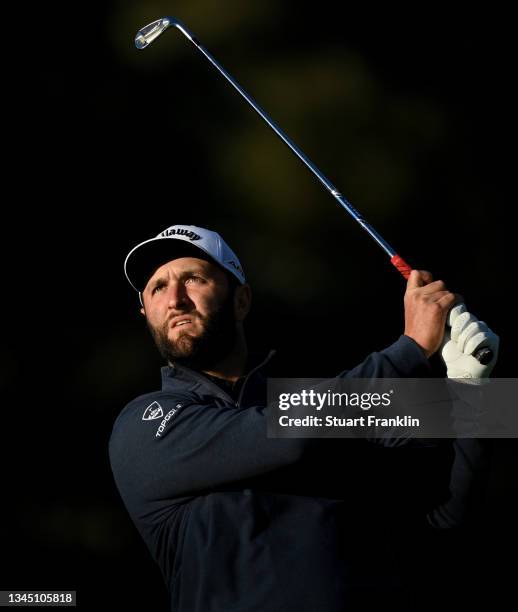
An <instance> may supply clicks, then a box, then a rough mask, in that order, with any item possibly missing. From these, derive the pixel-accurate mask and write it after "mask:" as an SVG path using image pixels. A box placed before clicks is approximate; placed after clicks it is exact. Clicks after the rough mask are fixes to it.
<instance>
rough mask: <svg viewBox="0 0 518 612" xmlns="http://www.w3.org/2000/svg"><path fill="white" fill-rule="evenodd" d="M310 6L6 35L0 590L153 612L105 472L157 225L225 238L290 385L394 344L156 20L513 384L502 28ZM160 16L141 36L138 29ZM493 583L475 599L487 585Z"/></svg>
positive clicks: (496, 594)
mask: <svg viewBox="0 0 518 612" xmlns="http://www.w3.org/2000/svg"><path fill="white" fill-rule="evenodd" d="M363 7H364V10H363V11H362V13H361V14H360V12H359V11H357V10H353V9H352V8H351V7H350V6H348V5H347V6H344V5H338V4H337V5H334V4H332V3H329V2H319V3H318V5H310V4H305V3H299V2H293V1H285V2H275V3H274V2H271V3H268V2H265V3H255V2H237V1H230V0H228V1H223V2H209V1H205V2H203V1H199V2H169V3H166V2H157V3H155V4H154V6H153V7H151V6H148V5H147V4H146V3H144V2H115V1H111V2H103V3H95V2H94V3H89V4H88V5H87V6H81V7H78V6H72V7H71V6H68V5H67V6H63V7H62V6H60V5H56V4H53V5H52V6H50V7H49V6H46V7H39V9H36V10H35V11H32V12H31V13H30V14H27V15H26V14H21V13H20V14H18V15H15V16H14V18H13V20H12V21H11V22H10V23H11V24H12V27H10V28H6V37H7V38H8V43H9V44H7V45H6V47H7V49H8V51H7V52H6V55H7V57H8V59H9V60H10V62H9V63H10V67H11V68H13V70H12V72H11V71H9V74H8V77H7V76H6V87H5V93H4V95H5V101H6V103H7V107H8V109H9V110H8V111H6V112H5V113H4V146H5V149H4V162H3V165H4V179H5V180H4V207H3V216H4V223H3V234H4V240H3V244H2V247H3V249H2V250H3V251H4V254H3V262H4V299H3V306H4V330H3V334H4V342H3V343H2V352H1V364H2V368H1V374H2V382H3V386H4V387H5V391H4V394H3V395H4V398H5V399H4V407H3V411H2V415H3V417H2V423H3V427H2V431H3V436H2V438H3V442H2V448H1V453H2V473H3V477H2V482H3V496H2V498H3V508H2V513H3V514H4V517H3V518H2V521H1V523H0V537H1V541H2V545H1V549H2V555H1V565H2V568H1V573H0V579H1V580H0V588H2V589H7V588H17V589H46V590H48V589H75V590H77V591H78V600H79V602H80V604H81V607H83V608H84V609H96V608H97V607H98V602H99V601H100V599H101V597H102V598H103V600H105V601H107V602H109V603H110V604H111V605H115V602H120V607H121V608H122V607H123V606H127V605H129V604H130V603H131V604H135V605H146V608H147V609H157V610H158V609H165V607H164V605H165V602H166V596H165V591H164V587H163V586H162V581H161V577H160V575H159V573H158V570H157V569H156V568H155V566H154V565H153V562H152V561H151V559H150V557H149V556H148V553H147V551H146V550H145V547H144V545H143V543H141V541H140V539H139V537H138V535H137V533H136V531H135V530H134V528H133V526H132V524H131V523H130V521H129V518H128V517H127V515H126V513H125V511H124V508H123V506H122V503H121V501H120V499H119V498H118V494H117V492H116V490H115V487H114V484H113V481H112V477H111V473H110V469H109V463H108V456H107V442H108V438H109V434H110V430H111V426H112V423H113V420H114V418H115V417H116V415H117V413H118V412H119V411H120V410H121V408H122V407H123V406H124V404H125V403H126V402H127V401H129V400H130V399H132V398H133V397H135V396H136V395H138V394H141V393H143V392H146V391H148V390H151V389H153V388H156V387H157V385H158V384H159V378H158V367H159V366H160V360H159V358H158V356H157V355H156V354H155V349H154V347H153V346H152V343H151V341H150V340H149V338H148V335H147V331H146V329H145V325H144V323H143V321H142V320H141V317H140V315H139V314H138V308H137V300H136V296H135V295H134V293H133V292H132V290H131V288H130V287H129V285H128V284H127V283H126V281H125V278H124V275H123V272H122V263H123V260H124V257H125V256H126V254H127V252H128V251H129V250H130V249H131V248H132V247H133V246H134V244H136V243H137V242H140V241H142V240H145V239H147V238H150V237H152V236H153V235H155V234H157V233H158V232H160V231H161V230H162V229H164V228H165V227H167V226H169V225H173V224H175V223H193V224H198V225H201V226H206V227H209V228H211V229H214V230H216V231H219V232H220V233H221V234H222V235H223V236H224V237H225V239H226V240H227V241H228V242H229V244H230V245H231V246H232V248H233V249H234V250H235V251H236V252H237V253H238V255H239V256H240V258H241V261H242V263H243V265H244V268H245V272H246V273H247V276H248V278H249V281H250V282H251V284H252V288H253V290H254V307H253V312H252V314H251V317H250V321H249V323H248V327H247V333H248V336H249V338H250V343H251V344H252V345H253V346H255V347H256V348H267V347H275V348H277V349H278V351H279V362H280V368H279V369H280V370H281V371H282V372H283V373H284V374H285V375H286V376H326V375H329V374H332V373H333V372H336V371H339V370H342V369H345V368H348V367H352V366H354V365H356V363H358V362H359V361H360V360H361V359H362V358H363V357H365V356H366V355H367V354H368V353H369V352H371V351H373V350H379V349H382V348H383V347H385V346H387V345H388V344H389V343H391V342H392V341H394V340H395V339H397V337H398V336H399V334H400V333H401V332H402V329H403V308H402V296H403V293H404V282H403V281H402V279H401V278H400V277H399V276H398V274H397V272H396V271H395V270H394V269H393V268H392V266H391V265H390V263H389V261H388V258H387V257H386V256H385V255H384V253H383V252H382V251H381V249H379V247H377V246H376V245H375V244H374V243H373V242H372V241H371V239H370V238H368V237H367V236H366V235H365V234H364V233H363V232H362V231H360V229H359V228H358V227H356V226H355V224H354V222H353V220H352V219H351V218H349V216H348V215H347V214H346V213H345V212H344V211H343V210H342V209H341V208H340V207H339V206H338V205H337V204H336V202H335V201H334V200H333V199H332V198H331V197H330V196H329V195H328V194H327V193H326V192H325V191H324V189H322V187H321V186H320V185H319V184H318V182H317V181H316V180H315V179H314V178H313V177H312V176H311V175H310V173H309V172H308V171H307V170H306V169H305V168H304V167H303V166H302V165H301V164H300V162H299V161H298V160H297V159H296V158H295V157H294V156H293V155H292V154H291V153H290V152H289V150H288V149H287V148H286V147H285V145H283V144H282V143H281V142H280V141H279V140H278V139H277V138H276V137H275V135H274V134H273V133H271V132H270V131H269V130H268V128H267V127H266V126H265V125H264V124H263V123H262V121H261V120H260V119H259V118H258V117H257V116H255V115H254V113H253V111H252V110H251V109H250V108H249V107H247V105H246V104H245V103H244V102H243V101H241V99H239V97H238V95H237V93H235V92H234V91H233V90H232V89H231V88H230V86H229V85H228V84H226V83H225V82H224V81H223V80H222V79H221V77H220V76H219V75H218V74H217V73H216V72H215V71H214V69H213V68H211V67H210V65H209V64H208V63H207V61H206V60H204V59H203V58H202V57H201V55H200V54H199V53H197V52H196V50H195V49H194V47H192V46H191V45H190V43H189V42H188V41H187V40H185V39H183V38H182V37H181V35H180V34H179V33H177V32H170V33H168V34H166V36H165V37H164V38H163V39H161V40H160V41H159V42H157V43H156V44H155V45H153V46H152V47H150V48H149V49H148V50H146V51H143V52H137V51H136V50H135V48H134V47H133V42H132V41H133V37H134V34H135V32H136V30H137V29H138V28H139V27H141V26H143V25H145V24H146V23H148V22H150V21H152V20H154V19H156V18H158V17H160V16H163V15H165V14H173V15H175V16H176V17H178V18H179V19H181V20H182V21H184V22H185V23H186V25H187V26H188V27H189V28H190V29H191V30H192V31H193V32H194V33H195V34H196V35H198V37H199V39H200V40H201V42H202V44H203V45H204V46H205V47H207V48H208V49H209V51H210V52H211V53H213V55H214V56H215V57H216V58H217V59H218V60H219V61H220V62H221V63H222V64H223V66H225V67H226V69H227V70H229V71H230V73H231V74H232V75H233V76H234V77H235V78H236V79H237V80H238V81H239V82H240V83H241V84H242V85H243V86H244V87H245V89H247V91H248V92H249V93H250V94H251V95H252V96H254V98H256V99H257V100H258V102H259V103H260V104H261V105H263V106H264V107H265V110H266V111H267V112H268V113H269V114H270V115H271V116H272V118H273V119H274V120H275V121H277V122H278V123H279V125H280V126H281V128H282V129H284V130H285V131H286V132H287V133H288V134H289V135H290V136H291V137H292V138H293V139H294V141H295V142H296V143H297V144H299V146H301V147H302V149H303V150H304V151H305V152H306V154H307V155H308V156H309V157H310V158H311V159H312V160H313V161H314V162H315V163H316V164H317V165H318V166H319V167H320V168H321V169H322V171H323V172H324V173H325V174H326V175H327V176H328V177H329V178H330V179H331V180H332V181H333V182H334V183H335V184H336V186H337V187H338V188H339V189H341V190H342V191H343V193H344V195H345V196H346V197H347V198H348V199H350V201H351V202H352V203H353V204H354V205H355V206H356V207H357V208H358V209H359V210H360V211H361V212H362V213H363V214H364V216H365V217H366V218H367V219H368V220H369V221H370V222H371V223H372V224H373V225H374V227H375V228H376V229H377V230H378V231H379V232H380V233H381V234H382V235H383V236H384V237H385V238H386V239H387V240H388V241H389V242H390V243H391V244H392V245H394V246H395V247H396V248H397V249H398V251H399V252H400V254H401V255H402V256H403V257H405V258H406V259H407V260H408V261H409V263H411V264H412V265H413V266H415V267H420V268H424V269H429V270H431V271H432V272H433V274H434V275H435V277H436V278H442V279H444V280H445V281H446V282H447V284H448V286H449V287H451V288H452V289H453V290H455V291H458V292H460V293H461V294H462V295H463V296H464V297H465V300H466V303H467V305H468V309H469V310H471V311H472V312H474V314H476V316H478V317H479V318H480V319H482V320H484V321H486V322H487V323H488V324H489V325H490V326H491V327H492V328H493V329H494V331H496V332H497V333H498V334H499V335H500V336H501V343H502V345H501V353H500V358H499V363H498V365H497V368H496V369H495V371H494V375H495V376H500V377H507V376H509V377H512V376H515V357H514V351H513V346H514V340H515V338H516V333H515V329H514V325H513V321H512V319H513V318H514V315H515V311H516V308H515V307H514V306H513V303H512V302H513V297H512V296H513V294H514V285H515V277H514V270H515V240H514V227H513V224H512V219H513V217H514V214H513V213H514V198H515V194H514V185H513V184H512V178H511V177H512V176H513V175H512V174H511V173H512V172H513V171H514V134H515V129H514V128H515V107H514V105H513V102H512V100H511V92H512V90H513V84H512V81H513V79H514V76H513V75H514V72H515V70H514V58H513V53H514V49H513V44H512V38H511V33H510V29H511V28H510V22H511V19H510V15H509V14H506V13H505V12H502V11H501V10H500V9H498V8H496V7H494V8H491V9H488V8H487V7H485V9H484V11H482V10H481V11H480V12H476V11H473V10H470V11H469V12H467V11H466V12H460V11H459V13H458V14H453V13H452V10H451V8H450V9H442V8H440V7H438V6H437V5H433V6H431V5H430V6H428V7H423V8H421V9H420V10H419V11H415V10H414V11H411V12H409V11H404V10H402V9H401V10H399V9H397V8H395V7H394V6H393V5H391V8H390V10H388V9H385V10H384V11H383V12H380V9H379V8H378V7H377V6H376V5H374V4H372V5H370V6H369V5H363ZM156 11H158V13H157V12H156ZM517 467H518V461H517V456H516V445H515V442H514V441H512V440H499V441H498V442H497V444H496V446H495V459H494V463H493V469H492V474H491V481H490V488H489V492H488V500H487V510H486V515H485V522H484V524H483V525H481V528H480V532H479V534H478V535H477V537H480V548H477V549H476V550H477V551H478V554H480V557H481V559H483V561H481V563H483V564H484V572H485V571H486V568H487V574H486V573H484V572H482V574H483V578H484V581H483V582H484V585H483V587H481V588H483V591H484V593H485V594H486V595H487V596H488V597H490V598H492V600H493V603H494V605H496V606H497V608H496V609H500V608H498V602H499V601H500V602H501V601H502V599H503V595H502V593H503V589H504V588H505V585H506V581H507V576H508V575H509V574H508V573H506V572H508V570H507V569H506V567H507V566H506V564H505V563H504V562H503V561H502V558H503V557H504V556H505V555H507V553H510V552H511V553H512V552H515V551H516V548H515V543H514V542H515V540H514V538H515V536H516V532H515V527H514V525H513V522H514V520H515V517H516V510H517V506H516V502H515V497H516V493H517V487H516V468H517ZM485 579H487V580H485Z"/></svg>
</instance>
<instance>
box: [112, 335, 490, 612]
mask: <svg viewBox="0 0 518 612" xmlns="http://www.w3.org/2000/svg"><path fill="white" fill-rule="evenodd" d="M271 357H272V353H270V355H269V356H268V358H266V359H265V360H264V362H263V363H260V364H258V365H257V366H256V367H255V368H253V369H252V370H251V371H250V372H249V373H248V375H247V377H246V379H245V381H244V383H243V384H242V387H241V389H240V393H239V397H238V398H237V400H236V399H234V398H233V397H232V396H231V395H230V394H229V393H227V392H226V391H225V390H224V389H223V388H221V387H220V386H219V385H217V384H215V383H214V382H213V381H212V380H210V378H209V377H207V376H205V375H204V374H202V373H199V372H195V371H193V370H190V369H189V368H186V367H182V366H173V367H164V368H162V389H161V390H160V391H156V392H154V393H150V394H147V395H143V396H140V397H138V398H137V399H135V400H134V401H132V402H130V403H129V404H128V405H127V406H126V407H125V408H124V410H123V411H122V412H121V414H120V415H119V417H118V418H117V420H116V422H115V424H114V428H113V432H112V436H111V439H110V448H109V450H110V461H111V466H112V470H113V474H114V477H115V482H116V484H117V487H118V490H119V492H120V494H121V497H122V499H123V501H124V504H125V506H126V508H127V510H128V512H129V514H130V516H131V518H132V520H133V522H134V523H135V525H136V527H137V529H138V531H139V532H140V534H141V536H142V538H143V539H144V541H145V543H146V544H147V546H148V548H149V550H150V552H151V555H152V556H153V558H154V559H155V561H156V562H157V564H158V565H159V567H160V569H161V571H162V574H163V576H164V579H165V582H166V584H167V587H168V591H169V593H170V601H171V610H172V611H173V612H346V611H351V610H358V609H362V610H370V609H380V608H379V606H380V605H383V604H382V603H381V602H386V601H387V598H389V599H392V601H393V600H394V598H396V599H398V598H400V600H399V601H398V605H397V606H395V608H396V609H400V610H406V609H411V608H412V605H413V604H409V603H408V602H406V601H405V599H404V598H405V597H407V591H406V590H405V584H404V583H405V578H406V576H407V572H408V567H409V566H411V565H413V564H415V563H419V560H418V558H417V559H415V558H414V557H413V552H412V550H413V548H412V546H413V541H414V538H415V533H416V532H420V531H421V530H422V529H432V528H433V527H438V528H448V527H454V526H456V525H458V524H460V523H461V522H462V521H463V520H464V518H465V515H466V513H467V512H468V508H467V506H468V504H469V501H470V497H471V494H472V489H473V481H474V480H476V478H477V477H479V476H480V472H481V470H480V469H479V468H478V467H477V465H480V463H481V462H483V460H484V457H483V452H482V451H481V450H480V447H479V446H477V442H478V441H476V440H464V441H456V442H452V441H449V440H446V441H442V442H440V441H437V443H436V444H435V443H432V442H431V441H426V442H425V441H417V440H414V441H409V442H408V444H407V445H405V446H404V447H396V448H390V447H385V446H382V445H379V444H375V443H373V442H371V441H367V440H359V439H322V440H315V439H307V438H301V439H275V438H268V437H267V435H266V411H267V410H268V408H267V407H266V377H265V370H266V367H267V366H268V363H269V361H270V359H271ZM427 375H429V364H428V361H427V359H426V358H425V357H424V355H423V352H422V350H421V348H420V347H419V346H418V345H417V344H416V343H415V342H414V341H413V340H412V339H410V338H408V337H406V336H401V337H400V338H399V340H397V341H396V342H395V343H394V344H392V345H391V346H390V347H388V348H387V349H385V350H383V351H381V352H379V353H373V354H371V355H369V357H368V358H367V359H366V360H365V361H364V362H363V363H362V364H360V365H359V366H358V367H356V368H354V369H353V370H350V371H345V372H343V373H342V374H340V376H343V377H357V378H371V377H372V378H374V377H378V378H382V377H385V378H397V377H425V376H427ZM457 444H463V445H464V447H463V449H462V452H459V447H458V446H456V445H457ZM477 462H478V464H477ZM425 554H426V553H425ZM407 605H408V606H409V607H408V608H407V607H405V606H407ZM385 609H388V606H385ZM390 609H393V608H392V607H390Z"/></svg>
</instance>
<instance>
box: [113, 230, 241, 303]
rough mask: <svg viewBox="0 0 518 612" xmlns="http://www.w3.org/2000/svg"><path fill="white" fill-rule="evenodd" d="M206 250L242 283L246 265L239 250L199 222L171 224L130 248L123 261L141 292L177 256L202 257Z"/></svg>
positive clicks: (127, 275)
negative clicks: (193, 223)
mask: <svg viewBox="0 0 518 612" xmlns="http://www.w3.org/2000/svg"><path fill="white" fill-rule="evenodd" d="M200 251H203V252H204V253H205V254H206V255H208V256H209V257H210V258H211V259H212V260H214V261H215V262H216V263H217V264H219V265H220V266H221V267H222V268H225V270H228V271H229V272H230V273H231V274H233V275H234V276H235V277H236V278H237V280H238V281H239V282H240V283H241V284H243V283H245V282H246V279H245V275H244V272H243V268H242V267H241V264H240V263H239V259H238V258H237V257H236V254H235V253H234V252H233V251H232V249H231V248H230V247H229V246H228V244H227V243H226V242H225V241H224V240H223V238H222V237H221V236H220V235H219V234H218V233H216V232H212V231H211V230H208V229H205V228H203V227H197V226H196V225H171V227H168V228H167V229H165V230H164V231H163V232H160V234H158V236H155V238H151V239H149V240H145V241H144V242H141V243H140V244H137V246H136V247H134V248H133V249H131V251H130V252H129V253H128V256H127V257H126V260H125V261H124V273H125V274H126V278H127V279H128V281H129V283H130V285H131V286H132V287H133V288H134V289H135V290H136V291H138V292H139V293H141V292H142V291H143V290H144V287H145V286H146V285H147V282H148V280H149V278H150V277H151V275H152V274H153V272H154V271H155V270H156V269H157V268H159V267H160V266H162V265H163V264H165V263H167V262H168V261H171V260H172V259H176V258H178V257H199V256H200V255H201V253H200Z"/></svg>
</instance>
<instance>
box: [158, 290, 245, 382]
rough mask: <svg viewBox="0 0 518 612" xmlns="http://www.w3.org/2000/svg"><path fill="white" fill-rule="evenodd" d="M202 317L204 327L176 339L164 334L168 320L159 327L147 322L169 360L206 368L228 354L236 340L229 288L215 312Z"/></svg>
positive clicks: (164, 355)
mask: <svg viewBox="0 0 518 612" xmlns="http://www.w3.org/2000/svg"><path fill="white" fill-rule="evenodd" d="M185 314H186V315H187V314H189V313H185ZM197 318H200V315H197ZM201 320H202V322H203V327H204V331H203V332H202V334H201V335H200V336H197V337H192V336H191V335H189V334H188V333H185V334H180V335H179V336H178V338H177V340H175V341H172V340H170V339H169V338H168V336H167V331H168V327H169V321H167V322H166V323H164V325H163V326H162V327H161V328H152V327H151V325H149V322H148V328H149V331H150V332H151V335H152V336H153V340H154V341H155V344H156V346H157V348H158V350H159V352H160V354H161V355H162V357H163V358H164V359H165V360H166V361H167V362H168V363H170V364H172V363H179V364H181V365H185V366H187V367H189V368H192V369H193V370H208V369H211V368H212V366H214V365H215V364H216V363H218V362H219V361H221V360H222V359H224V358H225V357H227V355H229V354H230V352H231V351H232V349H233V348H234V346H235V344H236V340H237V329H236V319H235V315H234V300H233V295H232V294H231V292H229V293H228V294H227V296H226V298H225V300H224V301H223V302H222V303H221V304H220V306H219V308H218V309H217V310H216V311H215V312H213V313H212V314H211V315H209V316H208V317H203V318H202V319H201Z"/></svg>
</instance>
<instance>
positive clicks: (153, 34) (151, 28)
mask: <svg viewBox="0 0 518 612" xmlns="http://www.w3.org/2000/svg"><path fill="white" fill-rule="evenodd" d="M171 26H174V27H175V28H177V29H178V30H180V32H181V33H182V34H183V35H184V36H185V37H186V38H187V39H189V40H190V41H191V42H192V44H193V45H194V46H195V47H196V48H197V49H198V51H200V53H202V54H203V55H204V56H205V57H206V58H207V59H208V60H209V62H210V63H211V64H212V65H213V66H214V68H216V70H217V71H218V72H219V73H220V74H221V75H222V76H224V77H225V79H227V81H228V82H229V83H230V84H231V85H232V87H234V89H236V90H237V91H238V92H239V94H240V95H241V96H242V97H243V98H244V99H245V100H246V101H247V102H248V104H249V105H250V106H251V107H252V108H253V109H254V110H255V112H256V113H258V114H259V115H260V116H261V117H262V118H263V119H264V121H265V122H266V123H267V124H268V125H269V126H270V128H271V129H272V130H273V131H274V132H275V133H276V134H277V136H278V137H279V138H280V139H281V140H282V141H283V142H284V143H285V144H287V145H288V147H289V148H290V149H291V150H292V151H293V153H295V155H296V156H297V157H298V158H299V159H300V160H301V161H302V162H303V163H304V164H305V165H306V167H307V168H309V170H311V172H312V173H313V174H314V175H315V176H316V177H317V179H318V180H319V181H320V182H321V183H322V185H324V187H325V188H326V189H327V191H328V192H329V193H330V194H331V195H332V196H333V197H334V198H335V200H337V201H338V203H339V204H340V206H342V207H343V208H344V209H345V210H346V211H347V212H348V213H349V214H350V215H351V217H352V218H353V219H354V220H355V221H357V222H358V223H359V224H360V226H361V227H362V228H363V229H364V230H365V231H366V232H367V233H368V234H369V236H371V238H373V239H374V240H375V241H376V242H377V243H378V244H379V246H380V247H381V248H382V249H383V250H384V251H385V253H387V255H388V256H389V257H390V261H391V263H392V264H393V265H394V266H395V267H396V268H397V270H398V271H399V272H400V273H401V275H402V276H403V277H404V278H405V279H407V278H408V277H409V276H410V272H411V271H412V268H411V267H410V266H409V265H408V264H407V263H406V261H405V260H404V259H403V258H402V257H400V256H399V255H398V254H397V253H396V251H395V250H394V249H393V248H392V247H391V246H390V245H389V243H388V242H387V241H386V240H384V239H383V238H382V237H381V236H380V235H379V234H378V232H377V231H376V230H375V229H374V228H373V227H372V226H371V225H370V224H369V223H368V222H367V221H366V220H365V219H364V218H363V217H362V216H361V215H360V213H359V212H358V211H357V210H356V209H355V208H354V206H352V205H351V203H350V202H349V201H348V200H346V198H344V196H343V195H342V194H341V193H340V192H339V191H338V189H337V188H336V187H335V186H334V185H333V184H332V183H331V181H330V180H329V179H327V178H326V177H325V176H324V175H323V174H322V172H320V170H319V169H318V168H317V167H316V166H315V164H313V162H312V161H311V160H310V159H308V158H307V157H306V155H305V154H304V153H303V152H302V151H301V150H300V149H299V147H297V145H295V144H294V143H293V142H292V141H291V140H290V138H288V136H287V135H286V134H285V133H284V132H283V131H282V130H281V129H280V128H279V127H277V125H276V124H275V123H274V122H273V121H272V120H271V119H270V117H269V116H268V115H267V114H266V113H265V112H264V111H263V109H262V108H261V107H260V106H259V105H258V104H257V102H255V100H253V98H251V97H250V96H249V95H248V94H247V93H246V91H245V90H244V89H243V88H242V87H241V86H240V85H239V84H238V83H237V82H236V80H235V79H234V78H233V77H232V76H231V75H230V74H229V73H228V72H227V71H226V70H225V69H224V68H223V67H222V66H221V65H220V64H219V63H218V62H217V61H216V60H215V59H214V58H213V57H212V55H211V54H210V53H209V52H208V51H207V50H206V49H204V48H203V47H202V46H201V44H200V43H199V42H198V40H197V39H196V38H195V37H194V36H193V35H192V34H191V33H190V32H189V30H187V28H186V27H185V26H184V25H183V24H182V23H181V22H179V21H178V20H177V19H175V18H174V17H163V18H162V19H157V20H156V21H153V22H152V23H150V24H148V25H147V26H144V27H143V28H142V29H141V30H139V31H138V32H137V35H136V36H135V46H136V47H137V49H145V48H146V47H147V46H148V45H150V44H151V43H152V42H153V41H154V40H156V39H157V38H158V37H159V36H160V35H161V34H163V33H164V32H165V31H166V30H167V29H168V28H169V27H171ZM474 356H475V357H476V358H477V360H478V361H479V362H480V363H482V364H486V363H489V362H490V361H491V359H492V358H493V352H492V351H491V349H488V348H482V349H479V350H478V351H477V352H476V353H475V355H474Z"/></svg>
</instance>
